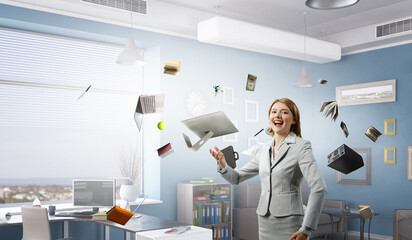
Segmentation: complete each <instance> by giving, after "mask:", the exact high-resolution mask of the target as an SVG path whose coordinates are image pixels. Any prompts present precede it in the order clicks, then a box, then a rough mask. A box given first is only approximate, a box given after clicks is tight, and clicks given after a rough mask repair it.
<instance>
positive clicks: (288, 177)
mask: <svg viewBox="0 0 412 240" xmlns="http://www.w3.org/2000/svg"><path fill="white" fill-rule="evenodd" d="M273 143H274V138H273V139H272V141H270V142H268V143H266V144H265V145H263V146H262V148H261V149H260V150H259V152H258V153H257V154H256V155H255V157H254V159H252V160H251V161H250V162H248V163H247V164H246V165H245V166H243V167H242V168H241V169H239V170H235V169H233V168H231V167H230V166H227V169H228V171H227V172H226V173H224V174H222V176H223V177H224V178H225V179H226V180H227V181H228V182H230V183H231V184H239V183H240V182H242V181H244V180H246V179H249V178H251V177H253V176H256V175H257V174H259V176H260V181H261V188H262V191H261V193H260V200H259V205H258V207H257V211H256V212H257V214H259V215H261V216H264V215H266V214H267V213H268V211H269V212H270V214H271V215H273V216H276V217H283V216H291V215H304V218H303V223H302V225H303V226H306V227H309V228H311V229H314V230H315V229H316V226H317V223H318V220H319V216H320V212H321V210H322V205H323V202H324V200H325V197H326V194H327V189H326V183H325V180H324V179H323V176H322V173H321V171H320V169H319V167H318V165H317V163H316V160H315V158H314V156H313V153H312V147H311V144H310V142H309V141H307V140H304V139H302V138H300V137H296V135H295V134H294V133H290V134H289V136H288V137H287V138H286V139H285V142H284V144H282V145H281V146H280V147H279V149H278V152H277V154H276V157H275V159H274V161H272V163H271V154H272V146H273ZM303 177H305V178H306V180H307V182H308V184H309V187H310V190H311V191H310V195H309V199H308V205H307V208H306V212H305V214H304V212H303V204H302V197H301V193H300V182H301V180H302V178H303Z"/></svg>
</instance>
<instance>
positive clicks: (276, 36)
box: [197, 16, 341, 63]
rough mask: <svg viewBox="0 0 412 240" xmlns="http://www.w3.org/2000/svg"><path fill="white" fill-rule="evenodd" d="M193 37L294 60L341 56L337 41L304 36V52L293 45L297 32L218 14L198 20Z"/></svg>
mask: <svg viewBox="0 0 412 240" xmlns="http://www.w3.org/2000/svg"><path fill="white" fill-rule="evenodd" d="M197 39H198V40H199V41H200V42H206V43H212V44H216V45H221V46H226V47H232V48H239V49H244V50H248V51H254V52H260V53H265V54H271V55H276V56H281V57H287V58H293V59H298V60H303V59H305V58H306V59H307V61H309V62H315V63H326V62H334V61H339V60H340V58H341V47H340V45H339V44H336V43H331V42H326V41H323V40H319V39H316V38H309V37H308V38H307V39H306V41H307V42H308V45H310V48H309V49H308V51H307V53H306V54H304V52H302V50H301V49H300V48H297V47H296V45H297V44H300V43H301V42H302V41H303V36H302V35H300V34H296V33H292V32H287V31H283V30H278V29H274V28H270V27H266V26H261V25H257V24H253V23H249V22H244V21H239V20H235V19H231V18H227V17H222V16H215V17H212V18H210V19H207V20H204V21H202V22H199V24H198V26H197Z"/></svg>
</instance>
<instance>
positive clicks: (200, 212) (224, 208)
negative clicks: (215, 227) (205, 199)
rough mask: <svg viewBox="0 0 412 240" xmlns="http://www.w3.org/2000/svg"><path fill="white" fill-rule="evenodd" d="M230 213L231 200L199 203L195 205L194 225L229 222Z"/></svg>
mask: <svg viewBox="0 0 412 240" xmlns="http://www.w3.org/2000/svg"><path fill="white" fill-rule="evenodd" d="M229 215H230V202H223V203H222V202H218V203H209V204H197V205H194V206H193V225H195V226H199V225H205V224H218V223H222V222H228V221H229Z"/></svg>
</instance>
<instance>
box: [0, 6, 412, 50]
mask: <svg viewBox="0 0 412 240" xmlns="http://www.w3.org/2000/svg"><path fill="white" fill-rule="evenodd" d="M0 3H4V4H9V5H15V6H21V7H27V8H32V9H37V10H42V11H49V12H54V13H59V14H63V15H70V16H75V17H81V18H87V19H92V20H97V21H102V22H108V23H113V24H118V25H123V26H130V12H127V11H125V10H119V9H115V8H109V7H105V6H98V5H96V4H90V3H84V2H82V1H81V0H0ZM215 6H220V7H219V8H217V9H216V7H215ZM302 12H308V15H307V34H308V36H311V37H315V38H319V39H322V40H326V41H331V42H336V43H339V44H340V45H341V46H342V53H343V54H345V53H346V54H350V53H354V52H360V51H367V50H371V49H376V48H382V47H387V46H391V45H394V44H395V45H396V44H402V43H409V42H412V31H409V32H406V33H402V34H399V36H398V35H394V36H390V37H388V38H386V39H385V38H384V39H383V40H382V39H376V38H375V33H374V30H375V26H376V25H377V24H382V23H387V22H392V21H396V20H400V19H404V18H412V0H360V1H359V2H358V3H357V4H355V5H353V6H351V7H347V8H342V9H337V10H315V9H310V8H308V7H306V5H305V0H148V14H147V15H142V14H134V16H133V19H134V26H135V27H136V28H140V29H145V30H149V31H156V32H162V33H166V34H172V35H177V36H182V37H187V38H193V39H196V37H197V24H198V23H199V22H200V21H202V20H205V19H208V18H211V17H213V16H215V15H220V16H227V17H231V18H235V19H239V20H243V21H247V22H252V23H256V24H260V25H265V26H269V27H273V28H277V29H281V30H286V31H289V32H294V33H299V34H303V33H304V20H303V15H302Z"/></svg>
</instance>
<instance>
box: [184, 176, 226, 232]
mask: <svg viewBox="0 0 412 240" xmlns="http://www.w3.org/2000/svg"><path fill="white" fill-rule="evenodd" d="M177 221H178V222H181V223H186V224H192V225H194V226H200V227H205V228H210V229H212V230H213V239H214V240H231V239H232V186H231V185H230V184H229V183H211V184H192V183H178V185H177Z"/></svg>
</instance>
